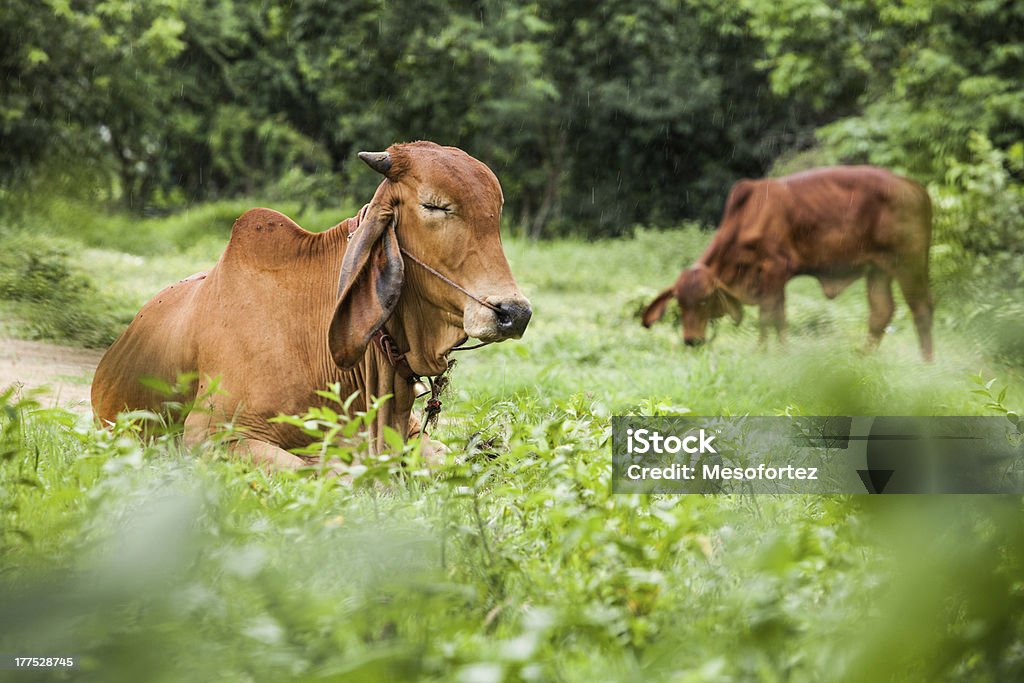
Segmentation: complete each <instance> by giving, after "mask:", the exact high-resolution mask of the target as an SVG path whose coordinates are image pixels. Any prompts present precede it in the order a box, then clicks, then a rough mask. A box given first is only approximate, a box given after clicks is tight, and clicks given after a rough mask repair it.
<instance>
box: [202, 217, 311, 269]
mask: <svg viewBox="0 0 1024 683" xmlns="http://www.w3.org/2000/svg"><path fill="white" fill-rule="evenodd" d="M317 237H318V235H317V234H316V233H312V232H309V231H307V230H303V229H302V228H301V227H299V225H298V224H297V223H296V222H295V221H293V220H292V219H291V218H288V216H285V215H284V214H283V213H280V212H278V211H274V210H273V209H263V208H260V209H249V210H248V211H246V212H245V213H243V214H242V215H241V216H239V217H238V218H237V219H236V220H235V224H234V225H233V226H232V228H231V239H230V240H229V241H228V246H227V249H225V251H224V256H223V258H222V259H221V262H222V264H232V263H239V264H241V263H245V264H249V265H252V266H258V267H263V268H267V269H271V270H273V269H277V268H282V267H284V266H286V265H288V264H289V263H290V262H292V261H293V260H294V259H295V258H297V257H298V256H299V255H300V254H301V253H302V249H303V246H304V245H307V244H308V243H309V241H310V240H311V239H315V238H317Z"/></svg>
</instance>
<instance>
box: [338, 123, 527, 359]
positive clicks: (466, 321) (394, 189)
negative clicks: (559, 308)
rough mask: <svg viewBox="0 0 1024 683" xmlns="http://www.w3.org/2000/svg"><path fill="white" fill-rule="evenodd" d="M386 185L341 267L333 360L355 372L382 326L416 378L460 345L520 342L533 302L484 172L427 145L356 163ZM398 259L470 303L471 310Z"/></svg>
mask: <svg viewBox="0 0 1024 683" xmlns="http://www.w3.org/2000/svg"><path fill="white" fill-rule="evenodd" d="M359 158H360V159H362V160H363V161H364V162H366V164H367V165H368V166H370V168H372V169H373V170H375V171H377V172H378V173H380V174H381V175H383V176H384V181H383V182H382V183H381V184H380V186H379V187H378V188H377V192H376V193H375V194H374V197H373V200H372V201H371V202H370V204H369V205H367V206H366V207H365V208H364V209H363V211H362V212H361V215H362V216H363V218H362V220H361V221H360V224H359V227H358V228H357V229H356V231H355V233H354V235H353V237H352V242H351V243H350V244H349V247H348V250H347V251H346V253H345V258H344V261H343V263H342V271H341V282H340V289H339V294H340V299H339V304H338V309H337V311H336V312H335V316H334V319H333V321H332V324H331V336H330V339H331V352H332V354H333V355H334V358H335V360H336V361H338V363H339V365H341V366H342V367H349V366H351V365H354V364H355V363H356V362H357V361H358V360H359V358H360V357H362V354H363V351H364V350H365V348H366V344H367V343H368V341H369V339H370V338H371V337H372V336H373V334H374V332H376V330H377V329H379V328H380V327H381V326H382V325H383V324H384V323H385V322H388V321H389V320H390V321H391V322H388V331H389V332H390V333H391V334H393V335H395V336H396V337H399V338H400V341H402V342H404V346H405V347H406V348H409V349H410V351H409V353H408V355H407V358H408V361H409V364H410V365H411V366H412V369H413V370H414V371H416V372H417V373H420V374H424V375H436V374H438V373H440V372H442V371H444V370H445V368H447V359H446V354H447V353H448V352H449V351H450V350H451V349H452V348H453V347H454V346H457V345H459V344H460V343H462V342H463V341H464V340H465V339H466V337H473V338H476V339H479V340H481V341H487V342H492V341H502V340H504V339H510V338H519V337H520V336H522V334H523V331H524V330H525V329H526V326H527V324H528V323H529V321H530V316H531V310H530V302H529V301H528V300H527V299H526V297H524V296H523V295H522V294H521V293H520V292H519V289H518V287H517V285H516V281H515V279H514V278H513V277H512V272H511V270H510V269H509V265H508V261H507V260H506V259H505V253H504V251H503V250H502V246H501V234H500V230H499V220H500V217H501V207H502V204H503V202H504V198H503V197H502V194H501V186H500V185H499V184H498V179H497V178H496V177H495V176H494V174H493V173H492V172H491V170H490V169H489V168H487V166H485V165H484V164H482V163H481V162H479V161H477V160H476V159H474V158H473V157H471V156H469V155H468V154H466V153H465V152H463V151H462V150H460V149H456V148H454V147H441V146H440V145H436V144H434V143H432V142H413V143H408V144H398V145H392V146H391V147H389V148H388V149H387V151H385V152H362V153H360V154H359ZM403 250H404V251H405V252H407V254H410V255H411V256H412V257H415V258H417V259H419V260H420V261H422V262H423V263H424V264H426V265H427V266H429V267H430V268H432V269H433V270H435V271H437V273H440V274H441V275H443V276H444V277H446V278H448V279H450V280H451V281H452V282H454V283H455V284H457V285H458V286H459V287H462V288H463V289H465V290H466V291H468V292H469V293H471V294H472V295H474V296H475V297H477V298H479V299H481V300H482V301H484V302H486V303H487V304H490V305H491V306H493V307H495V308H496V309H497V310H495V308H491V307H489V306H485V305H483V304H481V303H479V302H478V301H475V300H474V299H473V298H471V297H470V296H467V295H466V294H465V293H464V292H462V291H460V290H459V289H458V288H457V287H455V286H453V285H452V284H450V283H448V282H445V281H444V280H443V279H442V278H441V277H438V275H436V274H434V273H431V272H430V271H429V270H428V269H427V268H425V267H424V266H423V265H421V264H419V263H416V262H414V261H412V259H411V258H407V257H406V256H405V255H404V254H403V253H402V252H403Z"/></svg>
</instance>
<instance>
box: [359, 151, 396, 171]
mask: <svg viewBox="0 0 1024 683" xmlns="http://www.w3.org/2000/svg"><path fill="white" fill-rule="evenodd" d="M359 158H360V159H362V160H363V161H364V162H365V163H366V165H367V166H369V167H370V168H372V169H373V170H374V171H376V172H377V173H380V174H381V175H387V174H388V171H390V170H391V155H390V154H388V153H387V152H360V153H359Z"/></svg>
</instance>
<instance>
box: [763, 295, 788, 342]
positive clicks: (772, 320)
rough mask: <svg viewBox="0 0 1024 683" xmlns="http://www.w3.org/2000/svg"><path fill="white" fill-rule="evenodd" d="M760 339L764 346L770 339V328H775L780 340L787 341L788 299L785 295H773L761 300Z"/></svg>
mask: <svg viewBox="0 0 1024 683" xmlns="http://www.w3.org/2000/svg"><path fill="white" fill-rule="evenodd" d="M757 322H758V328H759V340H760V343H761V345H762V346H763V345H764V344H765V343H766V342H767V341H768V330H769V328H773V327H774V328H775V334H776V335H777V336H778V338H779V342H780V343H783V344H785V343H786V299H785V297H783V296H778V297H773V298H771V299H768V300H766V301H762V302H761V310H760V315H759V317H758V321H757Z"/></svg>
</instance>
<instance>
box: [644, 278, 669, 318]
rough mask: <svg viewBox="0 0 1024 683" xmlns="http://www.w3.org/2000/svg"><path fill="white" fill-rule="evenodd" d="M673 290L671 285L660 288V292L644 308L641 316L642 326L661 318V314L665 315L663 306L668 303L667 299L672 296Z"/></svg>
mask: <svg viewBox="0 0 1024 683" xmlns="http://www.w3.org/2000/svg"><path fill="white" fill-rule="evenodd" d="M673 291H674V288H673V287H669V288H668V289H665V290H662V292H661V293H660V294H658V296H656V297H655V298H654V301H652V302H651V303H650V304H649V305H648V306H647V308H645V309H644V314H643V317H642V318H641V320H642V321H643V323H644V327H650V326H651V325H653V324H654V323H656V322H658V321H659V320H661V318H662V316H664V315H665V307H666V306H667V305H668V300H669V299H671V298H672V294H673Z"/></svg>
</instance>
